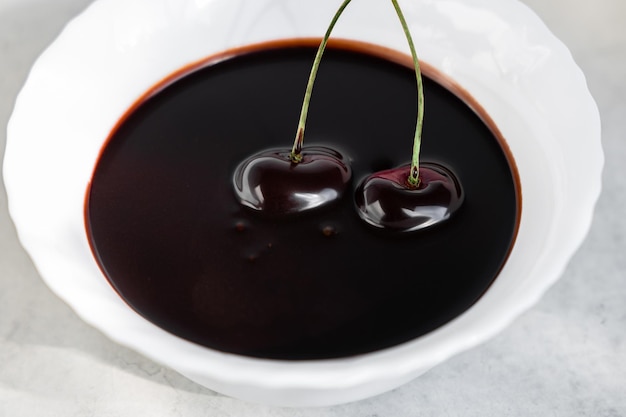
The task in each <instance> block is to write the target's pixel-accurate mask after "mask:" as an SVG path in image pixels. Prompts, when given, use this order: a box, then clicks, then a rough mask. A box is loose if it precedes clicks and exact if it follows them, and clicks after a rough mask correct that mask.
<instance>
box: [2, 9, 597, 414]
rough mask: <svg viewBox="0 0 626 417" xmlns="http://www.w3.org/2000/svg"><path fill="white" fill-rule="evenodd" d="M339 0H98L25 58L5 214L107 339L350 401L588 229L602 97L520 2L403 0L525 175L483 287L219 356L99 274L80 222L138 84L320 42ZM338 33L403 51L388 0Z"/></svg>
mask: <svg viewBox="0 0 626 417" xmlns="http://www.w3.org/2000/svg"><path fill="white" fill-rule="evenodd" d="M335 3H336V1H332V0H319V1H315V2H310V1H306V0H295V1H294V0H255V1H229V0H205V1H191V0H188V1H187V0H180V1H177V2H172V1H167V0H157V1H155V0H99V1H96V2H95V3H93V4H92V5H91V6H90V7H89V8H88V9H87V10H86V11H85V12H84V13H83V14H82V15H80V16H79V17H77V18H76V19H75V20H74V21H72V22H71V23H70V24H69V25H68V26H67V27H66V28H65V30H64V31H63V32H62V34H61V35H60V36H59V37H58V39H57V40H56V41H55V42H54V43H53V44H52V45H51V46H50V47H49V48H48V50H47V51H46V52H44V53H43V54H42V56H41V57H40V59H39V60H38V61H37V63H36V64H35V66H34V68H33V69H32V72H31V74H30V76H29V78H28V80H27V82H26V85H25V86H24V88H23V90H22V92H21V93H20V95H19V97H18V100H17V103H16V106H15V110H14V113H13V115H12V118H11V120H10V123H9V128H8V142H7V148H6V156H5V163H4V178H5V182H6V188H7V193H8V195H9V203H10V212H11V215H12V218H13V220H14V222H15V224H16V226H17V229H18V233H19V236H20V239H21V242H22V244H23V245H24V247H25V248H26V250H27V251H28V252H29V253H30V255H31V257H32V259H33V261H34V262H35V264H36V266H37V268H38V270H39V271H40V273H41V276H42V277H43V279H44V280H45V282H46V283H47V284H48V285H49V286H50V287H51V288H52V289H53V290H54V291H55V292H56V293H57V294H58V295H59V296H60V297H61V298H62V299H64V300H65V301H66V302H67V303H68V304H69V305H70V306H72V308H74V310H75V311H76V312H77V313H78V314H79V315H80V316H81V317H82V318H83V319H84V320H85V321H87V322H89V323H91V324H92V325H94V326H95V327H97V328H99V329H101V330H102V331H103V332H105V333H106V334H107V335H108V336H109V337H111V338H112V339H114V340H116V341H118V342H119V343H121V344H124V345H126V346H129V347H131V348H133V349H135V350H137V351H139V352H141V353H143V354H145V355H146V356H149V357H150V358H153V359H154V360H156V361H159V362H161V363H163V364H166V365H168V366H170V367H172V368H174V369H176V370H178V371H179V372H181V373H182V374H184V375H186V376H188V377H189V378H191V379H193V380H195V381H197V382H199V383H201V384H203V385H205V386H207V387H209V388H212V389H215V390H217V391H219V392H222V393H225V394H228V395H232V396H235V397H240V398H244V399H247V400H252V401H258V402H265V403H272V404H280V405H292V406H293V405H296V406H303V405H327V404H335V403H340V402H347V401H352V400H356V399H360V398H364V397H367V396H370V395H374V394H378V393H380V392H383V391H385V390H388V389H391V388H394V387H396V386H398V385H400V384H401V383H403V382H405V381H408V380H410V379H411V378H413V377H415V376H417V375H419V374H420V373H422V372H424V371H425V370H427V369H429V368H430V367H432V366H434V365H436V364H437V363H440V362H441V361H443V360H445V359H446V358H448V357H450V356H451V355H453V354H455V353H458V352H460V351H462V350H464V349H467V348H469V347H472V346H474V345H476V344H477V343H480V342H481V341H484V340H485V339H487V338H488V337H490V336H492V335H494V334H495V333H496V332H497V331H499V330H501V329H503V328H504V327H505V326H506V325H507V324H508V323H510V322H511V321H512V320H513V319H514V318H515V317H516V316H517V315H519V314H520V313H521V312H522V311H524V310H525V309H527V308H529V307H530V306H531V305H532V304H533V303H534V302H535V301H536V300H537V299H538V298H539V297H540V296H541V294H542V293H543V292H544V291H545V290H546V289H547V288H548V287H549V286H550V285H551V284H552V283H553V282H555V281H556V279H557V278H558V277H559V275H560V273H561V272H562V270H563V268H564V267H565V265H566V263H567V261H568V260H569V258H570V257H571V256H572V254H573V253H574V251H575V250H576V249H577V247H578V246H579V245H580V243H581V242H582V240H583V238H584V236H585V234H586V233H587V230H588V228H589V225H590V221H591V215H592V211H593V207H594V204H595V201H596V199H597V197H598V194H599V192H600V174H601V169H602V164H603V157H602V151H601V147H600V127H599V116H598V111H597V108H596V105H595V103H594V101H593V99H592V98H591V96H590V94H589V92H588V90H587V87H586V83H585V80H584V77H583V75H582V73H581V71H580V70H579V69H578V67H577V66H576V65H575V63H574V62H573V60H572V58H571V56H570V54H569V52H568V51H567V49H566V48H565V47H564V46H563V45H562V44H561V43H560V42H559V41H558V40H557V39H556V38H555V37H554V36H553V35H552V34H551V33H550V32H549V30H548V29H547V28H546V27H545V26H544V25H543V23H542V22H541V21H540V20H539V19H538V18H537V17H536V16H535V15H534V14H533V13H532V12H531V11H530V10H529V9H527V8H526V7H525V6H523V5H522V4H521V3H519V2H517V1H516V0H471V1H469V0H451V1H446V2H432V1H426V0H419V1H412V2H405V3H406V4H405V5H403V6H404V12H405V14H406V18H407V20H408V22H409V25H410V27H411V30H412V33H413V36H414V38H415V43H416V45H417V47H418V50H419V52H420V56H421V59H422V60H423V61H425V62H427V63H428V64H430V65H432V66H433V67H435V68H436V69H438V70H439V71H441V72H442V73H443V74H445V75H447V76H448V77H449V78H450V79H451V80H454V81H455V82H456V83H458V84H459V85H461V86H462V87H463V88H464V89H466V90H467V91H468V92H469V93H470V94H471V95H472V96H473V97H474V98H475V99H476V100H477V101H478V102H479V103H480V104H481V105H482V106H483V107H484V109H485V110H486V111H487V113H488V114H489V115H490V116H491V118H492V119H493V120H494V121H495V123H496V125H497V126H498V127H499V129H500V130H501V132H502V134H503V135H504V137H505V139H506V141H507V144H508V145H509V147H510V149H511V152H512V154H513V155H514V158H515V160H516V163H517V166H518V169H519V174H520V178H521V187H522V198H523V203H522V204H523V210H522V218H521V224H520V229H519V234H518V237H517V241H516V243H515V246H514V248H513V250H512V253H511V255H510V257H509V260H508V261H507V263H506V265H505V267H504V269H503V270H502V272H501V274H500V276H499V277H498V279H497V280H496V281H495V283H494V285H492V287H491V288H490V289H489V291H488V292H487V293H486V294H485V295H484V296H483V297H482V298H481V299H480V300H479V301H478V302H477V303H476V304H475V305H474V306H473V307H472V308H471V309H470V310H468V311H467V312H466V313H464V314H463V315H461V316H460V317H458V318H457V319H455V320H453V321H452V322H450V323H448V324H446V325H445V326H443V327H441V328H439V329H437V330H436V331H434V332H432V333H429V334H428V335H426V336H424V337H421V338H418V339H416V340H413V341H411V342H408V343H405V344H402V345H400V346H397V347H394V348H390V349H386V350H383V351H378V352H374V353H371V354H366V355H362V356H358V357H353V358H346V359H337V360H325V361H308V362H282V361H270V360H261V359H252V358H246V357H240V356H236V355H229V354H225V353H220V352H217V351H213V350H210V349H207V348H204V347H200V346H197V345H194V344H192V343H189V342H187V341H184V340H182V339H180V338H177V337H175V336H172V335H171V334H169V333H166V332H164V331H162V330H161V329H159V328H157V327H156V326H154V325H152V324H151V323H150V322H148V321H146V320H144V319H143V318H141V317H139V316H138V315H137V314H136V313H134V312H133V311H132V310H131V309H130V308H128V307H127V306H126V304H125V303H124V302H122V300H121V299H120V298H119V297H118V296H117V294H116V293H115V292H114V291H113V290H112V289H111V287H110V286H109V285H108V284H107V282H106V280H105V279H104V277H103V276H102V274H101V272H100V270H99V268H98V266H97V265H96V262H95V261H94V258H93V256H92V253H91V251H90V248H89V243H88V241H87V235H86V233H85V227H84V218H83V208H84V198H85V191H86V189H87V187H88V183H89V181H90V178H91V174H92V171H93V168H94V166H95V163H96V160H97V158H98V155H99V152H100V150H101V147H102V146H103V143H104V141H105V139H106V138H107V137H108V135H109V133H110V131H111V129H112V128H113V126H114V125H115V124H116V122H117V121H118V120H119V118H120V117H121V116H122V115H123V114H124V113H125V112H126V110H127V109H128V108H129V107H130V106H131V105H132V104H133V103H134V102H135V101H136V100H137V98H138V97H140V96H141V95H142V94H143V93H144V92H145V91H147V90H148V89H149V88H150V87H152V86H153V85H155V84H156V83H157V82H158V81H160V80H162V79H163V78H165V77H166V76H167V75H169V74H171V73H172V72H174V71H176V70H177V69H179V68H181V67H184V66H186V65H188V64H190V63H192V62H195V61H197V60H199V59H201V58H204V57H207V56H210V55H213V54H216V53H219V52H222V51H225V50H228V49H231V48H235V47H238V46H242V45H247V44H251V43H258V42H263V41H268V40H274V39H287V38H295V37H311V36H319V35H320V34H322V33H323V32H324V31H325V29H326V26H327V24H328V21H329V20H330V17H331V16H332V14H333V12H334V9H335V8H336V7H337V5H336V4H335ZM334 36H336V37H341V38H347V39H356V40H360V41H364V42H370V43H375V44H378V45H381V46H385V47H389V48H392V49H395V50H399V51H405V52H408V51H407V48H406V44H405V39H404V35H403V33H402V31H401V29H400V27H399V25H398V23H397V18H396V16H395V15H394V12H393V8H392V7H390V5H389V4H387V2H380V1H377V0H363V1H359V2H354V4H353V5H351V6H350V7H349V8H348V10H347V11H346V13H345V15H344V17H343V18H342V20H341V21H340V22H339V24H338V25H337V27H336V30H335V33H334ZM582 166H584V167H585V169H584V172H583V170H581V169H579V168H580V167H582Z"/></svg>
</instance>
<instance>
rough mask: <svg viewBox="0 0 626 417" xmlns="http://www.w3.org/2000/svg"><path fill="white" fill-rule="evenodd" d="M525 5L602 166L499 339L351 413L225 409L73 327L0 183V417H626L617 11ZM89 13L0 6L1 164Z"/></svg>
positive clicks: (624, 147)
mask: <svg viewBox="0 0 626 417" xmlns="http://www.w3.org/2000/svg"><path fill="white" fill-rule="evenodd" d="M524 2H525V3H526V4H528V5H529V6H530V7H531V8H533V9H534V10H535V11H536V12H537V13H538V14H539V15H540V16H541V17H542V18H543V19H544V21H545V22H546V23H547V25H548V26H549V27H550V28H551V29H552V30H553V31H554V32H555V34H556V35H557V36H558V37H560V38H561V39H562V40H563V41H564V42H565V43H566V44H567V45H568V46H569V47H570V49H571V51H572V54H573V55H574V58H575V60H576V61H577V62H578V64H579V65H580V66H581V67H582V69H583V71H584V72H585V74H586V75H587V79H588V82H589V86H590V89H591V92H592V94H593V95H594V97H595V99H596V100H597V102H598V106H599V108H600V113H601V117H602V127H603V146H604V149H605V153H606V167H605V172H604V186H603V187H604V188H603V193H602V196H601V198H600V201H599V203H598V206H597V210H596V214H595V218H594V222H593V226H592V229H591V231H590V234H589V236H588V237H587V239H586V241H585V243H584V244H583V246H582V247H581V248H580V250H579V251H578V252H577V254H576V255H575V257H574V258H573V259H572V261H571V262H570V264H569V267H568V268H567V270H566V271H565V273H564V275H563V277H562V278H561V280H560V281H559V282H558V283H557V284H556V285H555V286H554V287H552V288H551V289H550V290H549V291H548V293H547V294H546V295H545V296H544V297H543V298H542V299H541V301H540V302H539V303H538V304H537V305H536V306H535V307H534V308H532V309H531V310H529V311H528V312H526V313H525V314H523V315H522V316H521V317H520V318H518V319H517V320H516V321H515V322H514V323H513V324H512V325H511V326H510V327H509V328H508V329H507V330H505V331H504V332H502V333H501V334H500V335H498V336H497V337H495V338H494V339H492V340H490V341H489V342H487V343H485V344H483V345H481V346H479V347H477V348H474V349H472V350H470V351H468V352H465V353H463V354H460V355H457V356H456V357H454V358H452V359H451V360H449V361H447V362H445V363H443V364H441V365H439V366H437V367H436V368H434V369H432V370H431V371H429V372H428V373H426V374H425V375H423V376H422V377H420V378H418V379H416V380H415V381H413V382H411V383H409V384H406V385H404V386H402V387H400V388H398V389H396V390H394V391H392V392H389V393H386V394H383V395H380V396H378V397H375V398H371V399H368V400H364V401H360V402H357V403H353V404H347V405H342V406H336V407H329V408H319V409H298V410H296V409H283V408H273V407H266V406H259V405H254V404H249V403H245V402H242V401H239V400H235V399H231V398H228V397H225V396H222V395H220V394H216V393H214V392H212V391H209V390H207V389H205V388H203V387H201V386H198V385H196V384H195V383H193V382H191V381H188V380H187V379H186V378H184V377H182V376H180V375H179V374H177V373H176V372H174V371H172V370H170V369H167V368H164V367H162V366H160V365H159V364H157V363H154V362H151V361H150V360H148V359H146V358H144V357H142V356H141V355H139V354H137V353H135V352H133V351H130V350H128V349H126V348H124V347H121V346H119V345H117V344H115V343H114V342H112V341H110V340H109V339H107V338H106V337H105V336H103V335H102V334H101V333H100V332H99V331H98V330H96V329H94V328H92V327H90V326H88V325H87V324H85V323H83V322H82V321H81V320H80V319H79V318H78V317H77V316H76V315H75V314H74V313H73V312H72V310H71V309H70V308H69V307H68V306H67V305H65V304H64V303H63V302H62V301H61V300H59V299H58V298H57V297H56V296H55V295H53V294H52V292H51V291H50V290H49V289H48V288H47V287H46V286H45V285H44V283H43V281H42V280H41V279H40V277H39V276H38V274H37V271H36V270H35V268H34V266H33V264H32V262H31V261H30V259H29V257H28V255H27V254H26V252H25V251H24V250H23V249H22V248H21V246H20V244H19V242H18V240H17V236H16V232H15V228H14V226H13V224H12V223H11V220H10V218H9V215H8V211H7V197H6V192H5V191H4V187H3V185H1V184H0V187H2V190H1V191H0V416H2V417H4V416H11V417H19V416H59V417H61V416H62V417H72V416H91V415H93V416H187V417H193V416H206V415H210V416H224V417H226V416H247V415H249V416H255V417H262V416H269V417H278V416H302V417H305V416H306V417H309V416H310V417H313V416H343V417H347V416H359V417H375V416H377V417H378V416H380V417H382V416H394V417H402V416H412V417H415V416H447V417H454V416H490V415H494V416H529V415H533V416H594V417H619V416H626V255H624V253H626V216H625V215H624V213H626V163H625V161H626V98H625V97H626V81H625V79H626V30H624V29H623V22H624V20H626V3H624V2H623V0H597V1H594V2H589V1H582V0H552V1H549V2H548V1H541V0H525V1H524ZM88 3H90V1H89V0H55V1H46V0H28V1H23V0H19V1H18V0H0V126H2V128H1V129H0V160H1V159H2V157H3V155H4V144H5V140H6V133H5V132H6V130H5V126H6V124H7V121H8V119H9V116H10V113H11V110H12V106H13V102H14V100H15V97H16V95H17V93H18V91H19V89H20V87H21V85H22V84H23V82H24V80H25V78H26V75H27V73H28V70H29V68H30V66H31V65H32V64H33V62H34V61H35V59H36V57H37V56H38V54H39V53H40V52H41V51H42V50H43V49H44V48H45V47H46V46H47V45H48V44H49V43H50V42H51V41H52V40H53V39H54V38H55V36H56V35H57V34H58V33H59V31H60V30H61V29H62V27H63V25H64V24H65V23H66V22H67V21H68V20H69V19H71V18H72V17H73V16H75V15H76V14H78V13H79V12H80V11H81V10H82V9H84V7H85V6H86V5H87V4H88ZM583 169H584V167H583Z"/></svg>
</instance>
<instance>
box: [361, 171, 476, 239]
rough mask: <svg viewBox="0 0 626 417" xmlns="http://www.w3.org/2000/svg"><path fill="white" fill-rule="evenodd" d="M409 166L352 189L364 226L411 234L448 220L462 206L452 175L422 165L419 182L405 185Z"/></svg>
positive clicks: (458, 188) (456, 181)
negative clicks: (365, 224) (413, 184)
mask: <svg viewBox="0 0 626 417" xmlns="http://www.w3.org/2000/svg"><path fill="white" fill-rule="evenodd" d="M410 170H411V166H410V165H405V166H401V167H398V168H394V169H390V170H386V171H380V172H377V173H374V174H372V175H370V176H368V177H366V178H365V179H364V180H363V181H362V182H361V183H360V184H359V185H358V187H357V188H356V191H355V203H356V207H357V211H358V213H359V216H360V217H361V218H362V219H363V220H364V221H365V222H367V223H368V224H370V225H372V226H374V227H376V228H379V229H384V230H388V231H392V232H415V231H418V230H423V229H426V228H429V227H432V226H435V225H437V224H441V223H443V222H445V221H446V220H448V219H449V218H450V217H451V216H452V215H453V214H454V213H455V212H456V211H457V210H458V209H459V208H460V207H461V205H462V203H463V198H464V196H463V189H462V188H461V184H460V182H459V180H458V179H457V177H456V175H455V174H454V173H453V172H452V171H451V170H450V169H448V168H446V167H444V166H442V165H439V164H435V163H427V162H425V163H422V164H421V166H420V169H419V178H420V182H419V185H417V186H412V185H411V184H409V182H408V178H409V173H410Z"/></svg>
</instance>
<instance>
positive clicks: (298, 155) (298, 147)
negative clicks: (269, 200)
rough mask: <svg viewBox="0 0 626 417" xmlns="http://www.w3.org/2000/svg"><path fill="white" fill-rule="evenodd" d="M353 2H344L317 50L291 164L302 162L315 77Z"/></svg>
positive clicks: (345, 0)
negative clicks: (340, 20)
mask: <svg viewBox="0 0 626 417" xmlns="http://www.w3.org/2000/svg"><path fill="white" fill-rule="evenodd" d="M350 1H352V0H344V2H343V3H342V4H341V6H340V7H339V9H338V10H337V12H336V13H335V15H334V16H333V19H332V21H331V22H330V25H329V26H328V29H327V30H326V34H325V35H324V38H323V39H322V43H320V46H319V48H317V55H315V60H314V61H313V67H312V68H311V74H310V75H309V82H308V84H307V86H306V92H305V93H304V101H303V103H302V110H301V111H300V121H299V122H298V130H297V132H296V139H295V140H294V142H293V147H292V148H291V153H290V154H289V158H290V159H291V162H293V163H296V164H297V163H298V162H300V161H302V143H303V142H304V128H305V125H306V118H307V115H308V113H309V102H310V101H311V93H312V92H313V84H314V83H315V77H316V76H317V70H318V69H319V66H320V62H321V61H322V55H323V54H324V50H325V49H326V44H327V43H328V38H330V34H331V32H332V31H333V28H334V27H335V24H336V23H337V20H339V16H341V14H342V13H343V11H344V9H345V8H346V6H348V3H350Z"/></svg>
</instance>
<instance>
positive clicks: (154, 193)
mask: <svg viewBox="0 0 626 417" xmlns="http://www.w3.org/2000/svg"><path fill="white" fill-rule="evenodd" d="M366 51H367V49H366V48H364V47H363V46H362V45H359V44H356V43H350V42H344V43H342V44H335V46H332V44H331V45H329V49H328V50H327V51H326V54H325V57H324V60H323V62H322V65H321V68H320V72H319V74H318V80H317V83H316V86H315V90H314V92H313V99H312V101H311V107H310V113H309V121H308V125H307V136H306V138H305V146H313V145H320V146H328V147H331V148H333V149H337V150H339V151H341V153H342V154H343V155H346V156H347V157H348V164H349V165H350V166H351V168H352V183H351V184H350V185H349V187H348V189H347V191H346V193H345V195H344V196H343V197H342V198H341V199H340V200H339V201H337V202H335V203H333V204H332V205H329V206H327V207H323V208H320V209H317V210H315V211H311V212H306V213H302V214H300V215H296V216H287V217H284V218H283V217H280V216H279V217H264V216H259V215H258V213H255V212H254V210H251V209H250V208H248V207H245V206H243V205H241V204H240V203H239V201H238V199H237V198H236V196H235V193H234V191H233V185H232V178H233V173H234V171H235V169H236V167H237V166H238V165H239V164H240V163H241V162H242V161H244V160H245V159H246V158H247V157H248V156H249V155H252V154H255V153H257V152H259V150H262V149H264V148H266V149H271V148H284V147H289V146H290V145H291V141H292V140H293V135H294V130H295V128H296V124H297V120H298V115H299V111H300V105H301V102H302V95H303V93H304V88H305V85H306V80H307V78H308V73H309V70H310V66H311V63H312V60H313V57H314V55H315V45H314V43H312V42H304V41H302V43H300V44H299V43H298V42H292V43H282V44H274V45H265V46H263V47H260V48H250V49H248V50H243V51H239V52H238V53H236V54H233V56H231V57H229V58H228V59H226V60H217V61H219V62H212V61H209V62H208V63H207V65H206V66H203V67H202V68H200V69H196V70H195V71H194V72H193V73H190V74H186V75H184V76H180V77H178V79H177V80H175V81H172V80H169V81H168V82H167V85H165V84H164V85H162V86H158V87H157V88H155V91H156V90H159V91H158V92H156V93H155V94H151V95H149V97H146V98H144V99H143V100H142V101H141V102H140V103H139V104H138V105H137V106H136V107H135V108H133V111H131V112H129V114H128V115H127V117H125V119H124V120H122V121H121V122H120V124H119V126H118V127H117V128H116V129H115V131H114V132H113V133H112V135H111V137H110V138H109V140H108V142H107V144H106V145H105V147H104V148H103V150H102V154H101V157H100V159H99V161H98V163H97V166H96V169H95V171H94V175H93V178H92V183H91V186H90V189H89V191H88V199H87V206H86V215H87V226H88V229H89V237H90V241H91V244H92V247H93V251H94V253H95V255H96V258H97V260H98V262H99V264H100V266H101V268H102V270H103V271H104V273H105V275H106V277H107V278H108V280H109V282H110V283H111V285H112V286H113V287H114V288H115V290H116V291H117V292H118V293H119V294H120V296H121V297H122V298H123V299H124V300H125V301H126V302H127V303H128V304H129V305H130V306H131V307H132V308H133V309H135V310H136V311H137V312H138V313H139V314H141V315H142V316H144V317H145V318H146V319H148V320H149V321H151V322H153V323H154V324H156V325H157V326H159V327H161V328H163V329H165V330H167V331H169V332H171V333H173V334H175V335H178V336H180V337H182V338H185V339H187V340H190V341H193V342H196V343H198V344H201V345H205V346H208V347H211V348H215V349H218V350H222V351H226V352H232V353H237V354H242V355H249V356H255V357H264V358H280V359H318V358H335V357H345V356H352V355H357V354H362V353H366V352H371V351H376V350H379V349H383V348H386V347H390V346H394V345H397V344H399V343H402V342H405V341H408V340H411V339H414V338H416V337H419V336H421V335H424V334H425V333H428V332H430V331H432V330H433V329H436V328H437V327H439V326H441V325H443V324H445V323H446V322H448V321H450V320H451V319H453V318H455V317H457V316H458V315H459V314H461V313H463V312H464V311H465V310H467V309H468V308H469V307H470V306H471V305H472V304H474V303H475V302H476V300H478V299H479V298H480V297H481V295H482V294H483V293H484V292H485V291H486V290H487V288H488V287H489V286H490V285H491V283H492V282H493V280H494V279H495V278H496V276H497V275H498V273H499V271H500V269H501V267H502V265H503V263H504V262H505V260H506V257H507V256H508V253H509V251H510V248H511V245H512V242H513V240H514V237H515V233H516V230H517V225H518V219H519V196H518V193H517V191H516V190H517V182H516V174H515V170H514V169H513V168H512V167H511V164H510V158H508V157H507V153H506V152H505V151H504V150H503V147H502V146H501V143H500V142H499V140H498V138H497V137H496V136H495V135H494V134H493V133H492V130H490V128H489V127H488V126H487V125H485V123H483V122H482V121H481V118H480V117H479V116H477V115H476V114H475V113H474V112H473V111H472V110H471V109H470V108H469V107H468V106H467V105H466V104H465V103H464V102H463V101H462V100H460V99H459V98H457V97H456V96H455V95H453V94H452V93H451V92H450V91H448V90H446V89H445V88H443V87H442V86H441V85H439V84H437V83H435V82H433V81H432V80H431V79H428V78H426V79H425V97H426V107H425V109H426V112H425V124H424V136H423V137H424V139H423V145H422V158H423V159H424V160H428V161H433V162H435V163H440V164H442V165H445V166H449V167H452V168H453V169H454V171H455V173H456V174H457V175H458V177H459V179H460V181H461V183H462V184H463V191H464V202H463V205H462V206H461V207H460V208H459V209H458V211H457V212H456V213H455V215H454V216H453V217H451V218H450V219H449V220H448V221H446V222H444V223H442V224H440V225H437V226H436V227H433V228H431V229H427V230H424V231H420V232H417V233H414V234H410V235H406V236H396V235H389V234H385V233H379V232H378V231H377V230H376V229H375V228H372V227H370V226H369V225H367V224H365V222H363V221H362V220H361V219H360V218H359V215H358V214H357V209H356V207H355V202H354V195H353V194H354V188H355V186H356V184H358V182H359V181H361V180H362V179H363V178H364V177H366V176H367V175H369V174H371V173H372V172H374V171H378V170H385V169H390V168H394V167H397V166H400V165H402V164H405V163H407V162H408V160H409V158H410V152H411V146H412V139H413V130H414V126H415V114H416V89H415V76H414V74H413V72H412V70H411V69H410V68H409V67H407V66H406V65H402V64H400V63H395V62H391V61H390V60H389V59H387V58H388V57H387V56H385V57H384V58H383V57H377V56H374V54H373V53H369V52H366ZM396 61H401V59H396ZM409 62H410V60H409ZM179 75H181V74H179ZM426 75H428V74H426ZM161 87H162V88H161ZM482 116H483V118H484V116H485V115H482Z"/></svg>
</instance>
